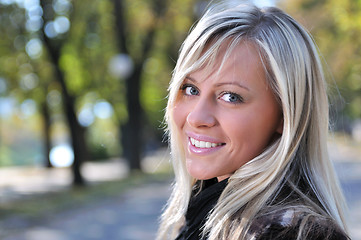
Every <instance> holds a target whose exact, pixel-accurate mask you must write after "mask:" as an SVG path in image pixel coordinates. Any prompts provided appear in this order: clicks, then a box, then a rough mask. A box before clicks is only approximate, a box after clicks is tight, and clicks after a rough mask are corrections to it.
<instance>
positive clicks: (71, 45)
mask: <svg viewBox="0 0 361 240" xmlns="http://www.w3.org/2000/svg"><path fill="white" fill-rule="evenodd" d="M8 2H10V4H3V3H0V32H1V33H2V37H1V38H0V77H1V78H2V79H4V80H5V82H6V92H4V93H1V94H2V96H5V97H10V98H14V99H17V101H18V102H19V104H21V103H22V102H23V101H26V100H27V99H32V100H34V101H35V103H36V104H37V110H38V113H37V115H36V116H35V117H36V118H37V119H38V120H37V126H38V127H35V129H36V130H35V131H38V132H42V131H43V130H42V121H41V118H39V116H40V117H41V116H42V114H43V113H42V106H43V105H44V104H47V105H48V106H49V107H50V114H51V121H52V124H53V125H54V126H53V127H52V128H53V129H58V127H57V126H58V125H61V126H63V125H64V123H65V124H66V122H64V120H63V117H59V116H61V115H62V114H63V113H62V112H63V108H62V104H63V103H62V102H61V89H62V88H61V86H60V84H59V83H58V82H57V81H55V76H56V75H55V67H54V66H53V64H54V63H53V62H52V61H51V55H50V53H49V52H48V50H47V48H46V47H45V43H44V36H43V34H44V33H43V32H42V30H43V28H42V27H45V26H47V24H48V23H49V22H50V21H54V20H55V19H57V18H58V17H66V18H67V19H68V20H69V23H70V28H69V29H68V30H67V31H65V32H63V33H58V34H57V35H54V36H53V37H52V38H51V41H52V44H56V45H57V46H58V47H59V53H58V54H59V56H60V58H59V65H60V69H61V71H62V72H63V73H64V75H65V78H66V79H65V81H66V86H67V88H68V90H69V93H70V95H71V96H72V97H73V99H74V100H75V103H76V111H77V114H80V112H81V111H82V109H83V108H84V107H85V106H87V104H92V105H94V104H95V103H96V101H98V100H100V99H104V100H106V101H107V102H109V103H110V104H111V105H112V107H113V109H114V116H113V117H112V118H110V119H108V120H107V121H105V122H107V123H104V121H103V120H99V119H97V118H96V117H95V120H94V122H93V123H92V124H91V125H90V126H88V127H87V128H88V130H87V136H88V137H89V139H88V140H87V141H88V143H89V144H90V147H91V148H92V149H93V150H94V151H93V155H94V157H95V158H96V157H99V156H98V155H99V154H100V155H101V156H104V157H105V156H114V155H115V154H119V153H120V152H121V147H120V146H119V145H120V143H119V139H120V136H119V135H121V133H120V132H119V129H120V127H119V125H121V124H122V123H124V122H125V121H126V119H127V118H128V113H127V110H126V99H125V96H126V92H125V83H124V81H123V80H124V79H119V78H118V77H115V76H112V75H111V74H110V73H109V62H110V60H111V59H112V58H113V57H114V56H115V55H117V54H119V52H118V51H119V50H118V49H119V46H118V45H117V44H119V43H118V42H117V37H118V36H117V34H118V33H117V31H116V30H115V29H116V16H115V15H114V2H113V1H102V0H92V1H86V0H79V1H69V4H70V5H67V6H63V8H62V9H60V10H59V9H55V8H54V7H53V6H54V5H52V2H53V1H52V0H48V1H45V2H46V4H48V5H47V8H46V9H45V10H44V11H43V14H44V15H43V16H45V22H44V23H43V24H44V25H43V26H42V25H39V26H37V25H36V24H35V25H31V26H30V24H29V19H30V15H31V14H34V12H32V13H29V11H28V9H26V8H24V4H21V3H20V2H19V3H18V1H15V0H14V1H13V2H11V1H8ZM154 2H155V0H152V1H148V0H124V9H125V16H124V17H125V20H126V23H127V25H126V26H125V29H124V30H125V33H126V34H127V42H126V43H125V44H126V46H127V48H128V50H129V55H130V56H131V57H132V59H133V62H135V63H142V62H143V61H145V64H144V67H143V69H142V73H141V79H142V81H141V89H140V91H141V92H140V95H141V104H142V107H143V109H144V110H145V114H146V116H145V119H146V121H144V124H145V125H146V126H145V128H146V129H148V130H150V131H154V132H155V135H157V134H158V135H162V130H161V129H160V125H161V122H162V120H163V115H164V112H163V109H164V108H165V106H166V96H167V86H168V82H169V80H170V78H171V72H172V69H173V67H174V64H175V60H176V58H177V54H178V49H179V47H180V44H181V42H182V41H183V40H184V38H185V36H186V34H187V32H188V30H189V28H190V26H191V25H192V23H193V22H194V20H195V13H194V6H195V3H196V2H197V1H196V0H182V1H181V0H166V1H165V2H164V3H166V9H165V10H164V11H165V12H164V16H163V17H158V11H159V10H160V9H159V8H158V7H157V6H158V5H155V4H154ZM39 8H40V6H39ZM49 10H50V11H49ZM39 16H40V15H39ZM29 26H30V27H29ZM153 28H154V34H155V35H154V38H155V40H154V42H153V43H152V45H151V48H150V52H149V54H148V55H147V56H146V57H145V58H144V57H143V56H142V49H143V47H144V40H145V39H146V34H147V33H148V32H149V30H151V29H153ZM45 33H46V31H45ZM30 43H33V45H32V46H31V44H30ZM31 47H32V48H31ZM90 95H91V96H92V97H91V98H89V96H90ZM20 122H22V123H21V124H24V126H26V125H25V122H26V121H25V120H21V119H20ZM7 126H8V125H7ZM25 128H26V127H25ZM104 128H105V129H106V130H104ZM61 129H62V130H61V131H58V130H53V131H52V138H53V140H54V142H58V141H59V139H64V138H66V137H64V136H67V134H68V133H67V131H65V133H64V129H63V128H61ZM33 130H34V129H32V130H31V131H33ZM27 131H28V130H27ZM109 131H111V132H113V133H114V134H113V135H114V136H113V137H111V138H109V137H108V135H107V134H108V133H109ZM18 133H19V129H15V128H13V129H11V135H16V134H18ZM39 136H42V134H39ZM3 137H4V135H2V138H3ZM109 139H112V140H111V141H110V140H109ZM1 140H2V139H1ZM6 144H7V145H6V146H5V145H4V144H1V145H0V146H1V147H2V149H1V150H0V153H1V154H2V155H6V157H5V158H6V159H11V160H7V161H8V162H6V163H5V162H4V163H3V164H9V163H10V162H12V161H14V159H15V158H25V159H26V158H29V157H28V156H26V154H25V153H26V151H25V150H26V148H27V147H26V146H27V145H26V144H27V143H25V142H24V143H22V142H21V144H20V145H19V148H20V149H22V150H24V151H20V150H18V148H17V149H16V151H13V150H12V149H15V148H13V144H14V143H6ZM37 144H38V145H39V144H40V140H39V141H38V142H37ZM38 145H37V146H36V148H35V147H33V149H38V151H39V152H40V153H41V148H40V147H39V146H38ZM5 148H6V149H5ZM104 148H105V149H106V151H103V150H104ZM39 149H40V150H39ZM16 152H23V153H24V154H25V155H21V156H20V154H18V153H17V156H14V155H13V153H16ZM32 161H33V160H29V162H32Z"/></svg>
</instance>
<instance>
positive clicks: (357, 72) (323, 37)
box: [281, 0, 361, 118]
mask: <svg viewBox="0 0 361 240" xmlns="http://www.w3.org/2000/svg"><path fill="white" fill-rule="evenodd" d="M281 5H282V6H283V7H284V8H285V10H286V11H288V12H290V13H291V15H293V16H295V17H296V18H297V19H298V20H299V21H300V22H301V23H303V24H304V25H305V26H306V28H308V29H309V30H310V31H311V33H312V35H313V36H314V38H315V40H316V43H317V44H318V46H319V48H320V51H321V54H322V55H323V56H324V58H325V61H326V63H327V66H328V67H327V68H326V71H327V70H330V71H331V74H332V76H333V77H330V78H329V79H328V80H329V83H330V85H332V84H333V79H334V80H335V81H336V83H337V86H338V88H339V90H340V93H341V95H342V97H343V98H344V99H345V102H346V104H345V106H344V110H343V111H344V113H345V114H347V115H348V116H349V117H351V118H360V117H361V110H360V109H361V108H360V103H361V101H360V96H361V48H360V46H361V1H360V0H343V1H338V0H323V1H318V0H307V1H301V0H292V1H282V2H281Z"/></svg>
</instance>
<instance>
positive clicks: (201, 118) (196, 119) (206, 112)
mask: <svg viewBox="0 0 361 240" xmlns="http://www.w3.org/2000/svg"><path fill="white" fill-rule="evenodd" d="M214 113H215V109H214V106H213V103H212V101H210V100H207V99H200V100H198V101H197V102H196V103H195V105H194V106H193V108H192V109H191V110H190V111H189V113H188V116H187V122H188V124H189V125H191V126H192V127H195V128H199V127H213V126H215V125H216V124H217V120H216V117H215V115H214Z"/></svg>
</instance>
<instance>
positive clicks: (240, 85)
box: [185, 76, 249, 91]
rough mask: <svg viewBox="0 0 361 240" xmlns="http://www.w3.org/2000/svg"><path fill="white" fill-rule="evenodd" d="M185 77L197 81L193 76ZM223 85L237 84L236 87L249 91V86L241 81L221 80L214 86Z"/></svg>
mask: <svg viewBox="0 0 361 240" xmlns="http://www.w3.org/2000/svg"><path fill="white" fill-rule="evenodd" d="M185 78H186V79H188V80H190V81H192V82H194V83H198V82H197V81H196V80H195V79H194V78H192V77H189V76H186V77H185ZM223 85H236V86H238V87H240V88H243V89H245V90H247V91H249V88H248V87H246V86H244V85H243V84H241V83H239V82H221V83H217V84H216V87H220V86H223Z"/></svg>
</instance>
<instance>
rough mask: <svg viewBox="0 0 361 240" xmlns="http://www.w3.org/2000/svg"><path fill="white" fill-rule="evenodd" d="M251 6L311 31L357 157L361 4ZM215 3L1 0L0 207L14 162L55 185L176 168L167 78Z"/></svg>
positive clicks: (338, 130) (341, 130)
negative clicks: (171, 163) (278, 11)
mask: <svg viewBox="0 0 361 240" xmlns="http://www.w3.org/2000/svg"><path fill="white" fill-rule="evenodd" d="M253 2H254V3H255V4H256V5H258V6H274V5H278V6H280V7H281V8H283V9H285V10H286V11H287V12H288V13H290V14H291V15H292V16H294V17H295V18H296V19H297V20H298V21H300V22H301V23H302V24H303V25H304V26H305V27H306V28H307V29H308V30H309V31H310V32H311V33H312V35H313V37H314V40H315V42H316V43H317V45H318V47H319V50H320V53H321V58H322V61H323V64H324V68H325V72H326V78H327V81H328V85H329V86H328V87H329V95H330V103H331V106H330V114H331V132H332V135H333V136H336V142H338V143H339V142H341V144H342V145H343V146H344V147H345V146H346V147H347V148H346V149H352V151H354V152H357V154H358V153H359V152H358V151H359V150H360V148H361V120H360V118H361V0H342V1H339V0H322V1H319V0H279V1H272V0H263V1H262V0H254V1H253ZM208 4H209V1H201V0H114V1H105V0H91V1H89V0H76V1H75V0H73V1H71V0H42V1H40V0H0V171H1V170H3V172H2V175H1V174H0V175H1V176H0V187H3V189H1V188H0V203H1V202H5V200H4V199H2V198H3V197H4V196H6V194H8V193H9V192H16V191H17V190H15V187H14V189H11V187H10V185H6V184H10V183H9V182H10V180H9V181H8V182H7V181H5V180H6V179H10V178H8V177H6V176H8V175H6V173H7V172H6V171H7V170H9V169H11V171H13V169H22V171H23V170H24V169H32V171H35V170H34V169H37V170H36V172H32V174H30V175H26V176H27V179H28V181H29V182H30V179H36V177H37V176H38V177H39V176H40V172H37V171H38V170H39V169H41V170H42V171H43V170H44V171H45V172H47V173H46V174H45V175H46V176H47V178H46V179H47V180H46V181H49V184H50V185H49V186H48V185H47V186H48V188H46V191H48V190H49V189H54V188H55V187H54V186H60V185H61V184H63V185H66V186H70V187H71V186H86V185H87V183H88V182H92V181H93V182H95V181H99V180H100V179H103V180H104V179H106V180H109V179H111V176H118V177H119V178H127V177H128V176H130V175H129V173H132V172H137V173H139V172H147V173H149V172H152V173H154V172H157V171H159V170H160V169H161V167H160V166H161V165H162V164H164V162H165V163H166V164H167V163H168V160H169V159H168V158H169V157H168V156H169V155H168V152H167V148H166V142H167V139H166V138H165V136H164V127H165V126H164V123H163V115H164V108H165V106H166V97H167V87H168V83H169V79H170V78H171V74H172V69H173V67H174V64H175V61H176V59H177V55H178V49H179V47H180V45H181V42H182V41H183V40H184V38H185V36H186V34H187V32H188V30H189V28H190V27H191V26H192V24H193V23H194V21H195V20H196V19H197V18H199V16H200V15H201V14H202V12H203V11H204V9H205V7H206V6H207V5H208ZM340 136H341V137H340ZM160 152H161V153H162V154H163V155H162V154H161V156H162V157H161V159H159V156H160V155H159V153H160ZM347 152H349V151H348V150H347ZM357 154H355V156H356V155H357ZM341 155H342V154H341ZM155 156H156V157H155ZM344 156H348V155H347V154H345V155H344ZM352 156H354V155H352ZM355 158H356V157H355ZM167 166H168V165H167ZM54 169H55V170H56V169H61V170H62V171H63V172H61V173H59V172H56V171H54ZM167 169H169V168H167ZM9 171H10V170H9ZM24 171H25V170H24ZM27 171H28V170H27ZM10 173H11V174H12V175H13V176H14V174H13V172H10ZM10 173H9V176H10V175H11V174H10ZM101 173H103V175H101ZM41 174H43V175H44V172H42V173H41ZM45 175H44V176H45ZM29 176H30V177H29ZM49 176H53V178H51V180H50V178H49ZM54 179H58V180H54ZM59 179H65V180H64V181H63V180H59ZM11 181H13V180H11ZM39 181H40V180H39ZM1 182H3V184H2V185H1ZM5 182H6V184H5ZM19 182H20V180H19ZM51 184H53V185H51ZM5 185H6V186H5ZM5 187H6V190H4V189H5ZM30 188H31V187H28V188H26V189H27V191H30V190H29V189H30ZM9 189H10V190H11V191H10V190H9ZM19 189H20V188H19ZM24 189H25V188H24ZM19 191H20V190H19ZM43 191H45V190H44V189H43ZM23 192H25V191H23ZM21 197H22V196H21ZM9 199H10V198H9ZM0 213H1V209H0ZM0 220H1V219H0ZM360 236H361V235H360Z"/></svg>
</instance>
